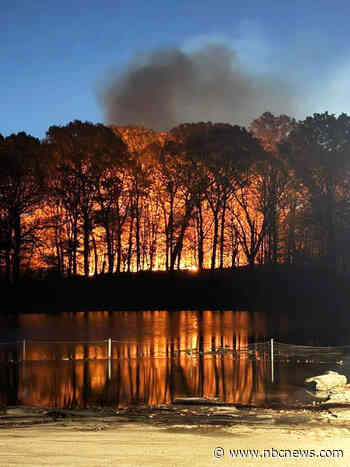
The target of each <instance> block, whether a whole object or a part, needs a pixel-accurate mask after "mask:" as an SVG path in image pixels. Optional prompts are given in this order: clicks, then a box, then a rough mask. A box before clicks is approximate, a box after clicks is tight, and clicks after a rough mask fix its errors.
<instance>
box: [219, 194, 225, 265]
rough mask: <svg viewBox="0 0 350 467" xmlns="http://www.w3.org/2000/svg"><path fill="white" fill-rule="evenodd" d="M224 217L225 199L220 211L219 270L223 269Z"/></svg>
mask: <svg viewBox="0 0 350 467" xmlns="http://www.w3.org/2000/svg"><path fill="white" fill-rule="evenodd" d="M225 216H226V198H225V199H224V201H223V206H222V211H221V232H220V266H219V267H220V269H223V267H224V239H225Z"/></svg>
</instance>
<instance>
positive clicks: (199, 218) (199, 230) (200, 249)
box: [197, 204, 204, 271]
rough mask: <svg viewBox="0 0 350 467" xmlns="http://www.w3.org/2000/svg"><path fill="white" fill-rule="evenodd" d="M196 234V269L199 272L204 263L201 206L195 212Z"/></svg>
mask: <svg viewBox="0 0 350 467" xmlns="http://www.w3.org/2000/svg"><path fill="white" fill-rule="evenodd" d="M197 234H198V268H199V270H200V271H201V270H202V269H203V262H204V251H203V248H204V231H203V214H202V205H201V204H200V205H199V206H198V212H197Z"/></svg>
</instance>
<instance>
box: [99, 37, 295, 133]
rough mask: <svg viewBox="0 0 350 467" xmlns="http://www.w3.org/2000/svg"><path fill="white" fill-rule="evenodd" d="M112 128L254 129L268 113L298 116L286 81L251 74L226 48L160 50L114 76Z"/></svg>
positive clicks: (109, 106)
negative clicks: (204, 125) (189, 125)
mask: <svg viewBox="0 0 350 467" xmlns="http://www.w3.org/2000/svg"><path fill="white" fill-rule="evenodd" d="M102 104H103V108H104V111H105V119H106V121H107V123H108V124H115V125H142V126H145V127H148V128H153V129H154V130H169V129H170V128H172V127H174V126H176V125H178V124H180V123H183V122H198V121H212V122H228V123H233V124H239V125H249V123H250V122H251V121H252V120H253V119H254V118H256V117H259V116H260V115H261V114H262V113H263V112H265V111H270V112H272V113H275V114H280V113H287V114H289V115H292V116H293V115H294V113H295V112H294V110H295V92H294V88H293V86H292V85H291V84H289V83H288V81H287V80H286V79H281V78H280V77H278V76H275V75H272V74H271V75H267V74H266V73H265V74H258V73H256V72H251V71H248V69H247V67H244V66H243V65H242V64H240V63H239V60H238V57H237V55H236V54H235V52H233V51H232V49H231V48H230V47H228V46H227V45H224V44H211V45H206V46H205V47H202V48H201V49H200V50H198V51H196V52H192V53H186V52H183V51H182V50H179V49H166V50H157V51H155V52H153V53H152V54H151V55H149V56H148V57H147V58H145V59H143V60H138V61H136V62H133V63H132V64H131V65H130V66H129V67H128V68H127V69H126V70H124V71H123V72H122V73H119V74H118V75H116V76H114V77H112V78H111V79H110V80H109V82H108V83H107V85H106V86H105V87H104V89H103V90H102Z"/></svg>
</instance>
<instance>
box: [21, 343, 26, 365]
mask: <svg viewBox="0 0 350 467" xmlns="http://www.w3.org/2000/svg"><path fill="white" fill-rule="evenodd" d="M25 360H26V340H25V339H23V341H22V361H23V362H25Z"/></svg>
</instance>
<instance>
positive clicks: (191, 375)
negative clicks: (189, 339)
mask: <svg viewBox="0 0 350 467" xmlns="http://www.w3.org/2000/svg"><path fill="white" fill-rule="evenodd" d="M192 355H193V349H192V345H191V354H190V358H191V360H190V361H191V363H190V365H191V366H190V378H191V381H192V365H193V361H192Z"/></svg>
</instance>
